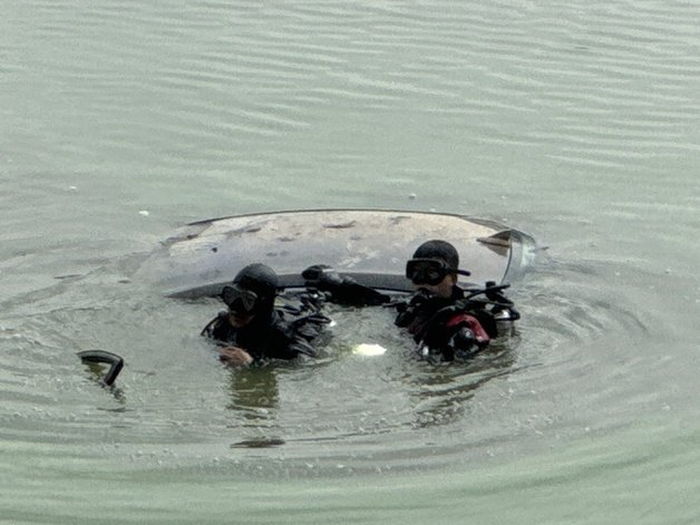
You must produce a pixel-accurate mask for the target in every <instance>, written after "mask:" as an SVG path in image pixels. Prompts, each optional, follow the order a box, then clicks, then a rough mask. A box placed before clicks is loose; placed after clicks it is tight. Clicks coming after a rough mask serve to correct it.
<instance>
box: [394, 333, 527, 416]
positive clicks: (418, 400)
mask: <svg viewBox="0 0 700 525" xmlns="http://www.w3.org/2000/svg"><path fill="white" fill-rule="evenodd" d="M516 346H517V337H514V338H512V339H508V340H502V341H499V342H496V343H495V344H492V346H491V347H489V348H488V349H486V350H485V351H484V352H482V353H481V354H479V355H478V356H476V357H475V358H474V359H472V360H470V361H469V362H459V361H454V362H451V363H444V364H441V365H432V366H431V368H430V369H429V370H427V371H425V372H424V373H420V374H416V375H413V376H410V377H408V378H407V379H408V383H409V392H410V398H411V401H412V404H413V422H412V425H411V426H412V427H413V428H427V427H432V426H438V425H447V424H450V423H454V422H456V421H459V420H461V419H462V418H463V416H464V413H465V412H466V411H468V410H469V402H470V401H471V399H472V398H473V397H474V395H475V394H476V392H477V390H478V389H479V388H481V387H482V386H484V385H485V384H486V383H488V382H489V381H491V380H492V379H496V378H498V377H502V376H505V375H507V374H510V373H511V372H512V371H513V370H514V369H515V361H516V359H515V355H516V352H515V349H516Z"/></svg>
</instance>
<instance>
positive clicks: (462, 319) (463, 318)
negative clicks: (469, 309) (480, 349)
mask: <svg viewBox="0 0 700 525" xmlns="http://www.w3.org/2000/svg"><path fill="white" fill-rule="evenodd" d="M461 324H465V325H467V328H469V329H470V330H471V331H472V332H474V338H475V339H476V342H477V343H479V344H480V345H485V344H486V343H488V342H489V341H491V338H490V337H489V334H487V333H486V330H484V327H483V326H481V323H480V322H479V320H478V319H477V318H476V317H474V316H473V315H469V314H465V313H461V314H457V315H455V316H454V317H451V318H450V320H449V321H447V325H446V326H447V328H453V327H455V326H459V325H461Z"/></svg>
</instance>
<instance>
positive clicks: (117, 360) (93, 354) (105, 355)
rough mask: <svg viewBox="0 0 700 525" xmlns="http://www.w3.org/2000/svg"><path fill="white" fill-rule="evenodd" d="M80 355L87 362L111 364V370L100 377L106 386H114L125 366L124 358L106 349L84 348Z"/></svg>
mask: <svg viewBox="0 0 700 525" xmlns="http://www.w3.org/2000/svg"><path fill="white" fill-rule="evenodd" d="M78 357H79V358H80V360H81V361H82V362H83V363H85V364H92V365H102V364H104V365H109V370H107V373H106V374H105V375H104V376H102V378H101V379H100V383H101V384H102V385H104V386H112V385H113V384H114V382H115V381H116V380H117V376H118V375H119V372H121V370H122V368H123V367H124V359H122V358H121V357H120V356H118V355H117V354H113V353H112V352H107V351H106V350H83V351H82V352H78Z"/></svg>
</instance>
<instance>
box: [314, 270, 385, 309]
mask: <svg viewBox="0 0 700 525" xmlns="http://www.w3.org/2000/svg"><path fill="white" fill-rule="evenodd" d="M301 276H302V278H303V279H304V281H305V282H306V286H309V287H312V288H317V289H318V290H321V291H323V292H328V293H329V294H330V300H331V301H332V302H335V303H339V304H344V305H348V306H375V305H380V304H384V303H387V302H389V301H390V300H391V299H390V297H389V296H387V295H384V294H383V293H380V292H378V291H377V290H374V289H372V288H370V287H369V286H363V285H361V284H360V283H358V282H357V281H355V279H353V278H352V277H349V276H347V275H340V274H339V273H338V272H336V271H335V270H334V269H333V268H331V267H330V266H328V265H326V264H314V265H312V266H309V267H308V268H307V269H306V270H304V271H303V272H301Z"/></svg>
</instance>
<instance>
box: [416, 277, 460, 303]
mask: <svg viewBox="0 0 700 525" xmlns="http://www.w3.org/2000/svg"><path fill="white" fill-rule="evenodd" d="M455 284H457V276H456V275H455V274H453V273H450V274H447V275H446V276H445V277H444V278H443V279H442V281H440V282H439V283H437V284H427V283H423V284H414V285H413V286H414V287H415V289H416V290H421V289H423V290H427V291H428V292H429V293H430V294H431V295H436V296H438V297H443V298H445V299H449V298H450V297H452V287H453V286H454V285H455Z"/></svg>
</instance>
